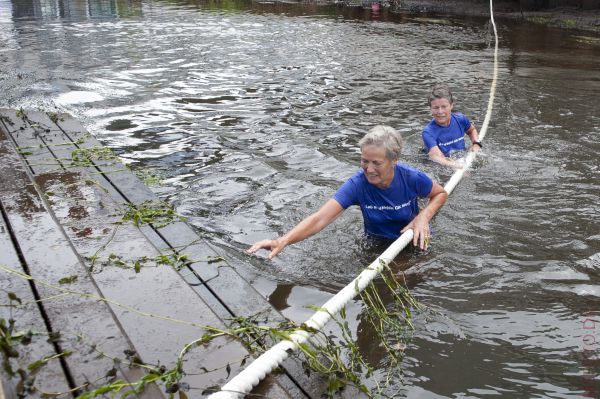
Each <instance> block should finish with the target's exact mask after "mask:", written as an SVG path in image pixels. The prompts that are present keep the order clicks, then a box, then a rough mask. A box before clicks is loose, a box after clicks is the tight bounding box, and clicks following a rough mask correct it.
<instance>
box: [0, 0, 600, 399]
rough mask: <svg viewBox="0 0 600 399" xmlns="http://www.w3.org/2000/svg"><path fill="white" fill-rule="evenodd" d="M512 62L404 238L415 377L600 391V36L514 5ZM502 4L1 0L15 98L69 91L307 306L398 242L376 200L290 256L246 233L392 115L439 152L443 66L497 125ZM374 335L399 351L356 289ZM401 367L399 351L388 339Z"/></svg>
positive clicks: (279, 290) (436, 389) (471, 104)
mask: <svg viewBox="0 0 600 399" xmlns="http://www.w3.org/2000/svg"><path fill="white" fill-rule="evenodd" d="M497 22H498V29H499V34H500V59H499V83H498V90H497V96H496V101H495V108H494V113H493V117H492V122H491V124H490V128H489V131H488V134H487V136H486V139H485V143H484V144H485V151H484V153H483V155H482V156H481V157H480V158H479V160H478V161H477V165H476V168H475V170H474V171H473V172H472V173H470V174H469V176H468V177H466V178H465V179H464V180H463V181H462V182H461V183H460V185H459V187H458V188H457V189H456V190H455V192H454V193H453V194H452V196H451V197H450V199H449V201H448V203H447V205H446V206H445V207H444V208H443V210H442V212H441V214H440V215H439V216H438V217H437V218H436V219H435V222H434V228H435V230H436V236H435V239H434V243H433V247H432V249H431V250H430V251H429V252H428V253H426V254H420V253H408V254H403V255H401V257H400V262H401V263H403V264H404V265H405V266H404V267H406V268H407V271H406V272H407V278H408V281H409V284H410V288H411V289H412V292H413V294H414V296H415V297H417V298H418V299H419V300H420V301H422V302H423V303H424V304H426V305H428V306H429V307H430V308H431V309H433V310H435V311H437V312H436V313H433V314H431V313H430V314H428V315H427V317H426V316H425V315H423V316H419V317H418V318H417V323H416V326H417V330H416V332H415V337H414V339H413V340H412V342H411V345H410V347H409V349H408V351H407V357H406V361H405V375H404V377H403V381H402V383H399V384H398V386H397V390H398V391H399V392H400V393H399V395H400V396H402V397H407V398H441V397H461V398H463V397H464V398H466V397H472V398H473V397H487V396H490V397H507V398H515V397H554V398H566V397H573V398H575V397H599V396H600V388H599V386H600V377H599V375H600V360H599V356H600V311H599V309H600V231H599V228H598V221H599V216H598V215H599V214H600V205H598V204H599V203H600V201H599V199H598V198H599V195H600V189H599V181H600V162H599V161H598V158H597V154H598V153H599V151H600V145H599V141H600V140H599V137H600V113H599V112H598V103H599V100H598V94H599V93H600V67H599V65H600V38H599V37H598V36H593V35H591V34H589V33H581V32H565V31H558V30H552V29H545V28H543V27H539V26H524V25H515V24H512V23H507V22H506V21H497ZM492 45H493V38H492V37H491V36H490V31H489V26H488V22H487V20H485V19H476V20H461V19H444V18H433V17H431V18H423V17H416V16H412V17H411V16H393V15H391V14H387V13H384V14H381V15H379V16H372V15H370V13H369V12H367V11H362V10H360V9H354V10H349V9H341V8H336V7H316V6H312V7H308V6H305V7H302V6H299V5H284V4H259V3H254V4H252V3H242V2H220V3H212V2H209V3H206V2H196V1H176V0H172V1H157V0H142V1H135V0H130V1H127V0H116V1H115V0H87V1H86V0H61V1H51V0H48V1H43V0H18V1H14V4H13V3H11V1H8V0H0V92H1V93H2V96H0V106H2V107H13V108H18V107H23V108H38V109H43V110H48V111H56V110H60V111H66V112H69V113H71V114H73V115H74V116H76V117H77V118H79V119H80V120H82V121H83V122H84V123H85V124H86V126H88V127H89V130H90V131H91V132H92V133H93V134H94V135H95V136H96V137H98V138H99V139H100V140H101V141H102V142H103V143H105V144H106V145H108V146H110V147H111V148H113V149H114V150H115V151H116V152H117V153H118V154H119V155H120V156H121V157H122V159H123V160H124V161H126V162H128V163H131V164H132V167H134V168H136V169H149V170H152V171H155V172H156V173H160V174H161V175H162V176H163V177H164V179H165V180H164V182H163V185H162V186H160V187H155V188H154V189H155V191H156V192H157V193H158V194H159V195H160V196H161V197H163V198H165V199H167V200H169V201H171V202H173V203H174V204H175V205H176V207H177V209H178V211H179V212H180V213H182V214H183V215H185V216H186V217H187V218H188V220H189V221H190V222H191V223H192V224H193V225H194V226H195V227H196V228H197V230H198V231H199V232H201V233H202V234H204V235H205V236H206V237H207V238H208V239H209V240H210V241H211V242H212V243H213V244H214V245H216V246H219V247H220V248H221V251H223V253H224V254H226V255H227V256H228V257H229V258H233V259H237V260H236V261H234V262H235V264H237V265H238V266H239V271H240V273H242V274H243V275H245V276H246V277H247V278H248V279H250V280H251V281H253V283H254V284H255V286H256V287H257V289H258V290H260V291H261V292H262V293H263V294H264V295H265V296H267V297H269V298H270V300H271V302H272V303H273V305H274V306H276V307H277V308H278V309H280V310H281V311H282V313H283V314H285V315H286V316H287V317H289V318H292V319H294V320H297V321H304V320H305V319H306V318H307V317H309V316H310V315H311V314H312V311H310V310H308V309H306V306H308V305H321V304H322V303H324V302H325V301H326V300H327V299H328V298H330V297H331V295H332V294H333V293H335V292H336V291H337V289H338V288H340V287H342V286H344V285H345V284H346V283H348V282H349V281H351V280H352V279H353V278H354V277H355V276H356V274H357V273H358V272H360V270H361V269H362V267H364V266H365V265H367V264H368V263H370V262H371V261H372V260H373V259H374V258H375V257H377V255H379V253H380V249H374V248H370V247H369V246H368V244H367V243H365V242H364V240H363V239H362V237H361V232H362V222H361V216H360V213H359V212H358V211H350V212H346V214H345V215H343V217H341V218H340V219H339V220H337V221H336V223H335V224H334V225H333V226H331V227H329V228H328V229H327V230H326V231H325V232H323V233H321V235H320V236H319V237H318V238H317V239H311V240H308V241H306V242H304V243H301V244H299V245H295V246H293V247H289V248H287V249H286V251H285V252H284V253H283V254H282V255H281V256H280V257H279V258H278V259H276V260H275V261H273V262H267V261H264V260H263V259H262V258H249V257H247V256H246V255H244V253H243V250H244V249H245V248H247V247H248V245H249V244H250V243H252V242H254V241H256V240H258V239H262V238H267V237H274V236H276V235H277V234H281V233H283V232H284V231H286V230H287V229H289V228H290V227H291V226H293V225H294V224H295V223H296V222H298V221H299V220H301V219H302V218H303V217H305V216H307V215H308V214H310V213H311V212H312V211H314V210H316V209H317V208H318V207H319V206H320V204H321V203H323V202H324V201H325V200H326V199H327V198H329V197H330V196H331V195H332V193H333V192H334V191H335V190H336V188H337V187H338V186H339V185H340V184H341V183H342V182H343V181H344V180H345V178H347V177H348V176H350V175H351V174H352V173H353V172H354V171H355V170H356V169H357V168H358V152H357V150H356V143H357V141H358V139H359V138H360V137H361V136H362V134H363V133H364V132H365V130H367V129H368V128H369V127H371V126H373V125H375V124H380V123H383V124H390V125H392V126H395V127H397V128H398V129H399V130H400V131H401V132H402V133H403V135H404V137H405V138H406V141H407V144H406V148H405V151H404V154H405V156H404V160H405V161H406V162H408V163H410V164H412V165H415V166H417V167H419V168H422V169H424V170H426V171H427V172H428V173H430V174H431V175H433V176H436V177H438V178H439V179H440V180H441V181H442V182H445V181H446V179H447V177H448V173H446V172H445V171H443V170H441V169H438V168H436V167H435V166H433V165H432V164H431V163H428V162H427V161H426V160H425V159H424V158H423V156H422V154H421V153H420V129H421V127H422V126H423V125H424V124H425V123H426V121H427V120H428V117H429V116H428V109H427V106H426V102H425V100H424V99H425V97H426V93H427V90H428V89H429V87H430V86H431V85H432V84H433V83H434V82H437V81H446V82H448V83H449V84H450V85H451V86H452V87H453V88H454V89H455V92H456V97H457V109H458V110H460V111H462V112H464V113H466V114H467V115H469V116H470V117H471V118H472V120H473V121H474V122H475V123H476V124H477V125H478V126H480V125H481V122H482V121H483V117H484V114H485V109H486V106H487V100H488V94H489V86H490V83H491V71H492V65H493V58H492V56H493V52H492V47H491V46H492ZM349 314H351V315H352V316H351V318H352V319H353V320H354V319H356V320H357V321H356V324H355V325H354V326H353V328H354V329H355V330H356V332H357V335H358V340H359V342H360V343H361V346H362V348H363V349H364V350H365V352H366V353H370V355H369V356H371V357H372V358H374V359H380V358H381V356H382V355H381V353H380V351H379V349H378V348H377V343H376V342H373V339H372V338H371V337H370V335H369V332H368V329H367V328H365V327H364V326H363V325H362V324H361V323H360V320H361V307H360V304H358V303H357V304H354V305H352V306H351V309H350V310H349ZM381 364H382V365H381V366H380V367H381V368H382V369H384V368H385V366H384V364H385V359H381Z"/></svg>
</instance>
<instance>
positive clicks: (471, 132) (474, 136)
mask: <svg viewBox="0 0 600 399" xmlns="http://www.w3.org/2000/svg"><path fill="white" fill-rule="evenodd" d="M467 136H469V138H470V139H471V143H477V142H479V133H478V132H477V129H476V128H475V125H473V124H471V127H470V128H469V130H467ZM470 150H471V151H475V152H477V151H480V150H481V145H477V144H472V145H471V148H470Z"/></svg>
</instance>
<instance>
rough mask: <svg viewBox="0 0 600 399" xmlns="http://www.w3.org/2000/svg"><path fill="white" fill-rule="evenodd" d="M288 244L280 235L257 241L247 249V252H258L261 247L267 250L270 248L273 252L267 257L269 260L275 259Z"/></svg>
mask: <svg viewBox="0 0 600 399" xmlns="http://www.w3.org/2000/svg"><path fill="white" fill-rule="evenodd" d="M286 246H287V244H286V243H285V241H284V240H283V239H282V238H281V237H279V238H277V239H275V240H262V241H259V242H257V243H255V244H254V245H252V246H251V247H250V248H248V249H247V250H246V253H247V254H254V253H256V252H257V251H258V250H259V249H266V250H270V251H271V252H269V255H268V256H267V258H268V259H269V260H271V259H273V258H274V257H276V256H277V254H279V253H280V252H281V251H283V249H284V248H285V247H286Z"/></svg>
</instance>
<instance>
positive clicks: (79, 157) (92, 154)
mask: <svg viewBox="0 0 600 399" xmlns="http://www.w3.org/2000/svg"><path fill="white" fill-rule="evenodd" d="M101 159H103V160H109V159H116V155H115V154H114V153H113V152H112V150H111V149H110V148H108V147H103V146H94V147H89V148H77V149H75V150H73V151H72V152H71V166H82V167H85V166H93V165H94V161H96V160H101Z"/></svg>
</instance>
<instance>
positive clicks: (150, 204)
mask: <svg viewBox="0 0 600 399" xmlns="http://www.w3.org/2000/svg"><path fill="white" fill-rule="evenodd" d="M183 220H184V218H183V216H181V215H179V214H178V213H177V212H175V210H174V209H173V206H172V205H170V204H168V203H167V202H164V201H157V200H154V201H144V202H142V203H141V204H139V205H136V204H131V203H128V204H127V210H126V211H125V214H124V215H123V219H122V222H132V223H133V224H135V225H136V226H138V227H139V226H141V225H144V224H152V225H153V226H154V227H159V228H160V227H164V226H166V225H168V224H171V223H173V222H176V221H183Z"/></svg>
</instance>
